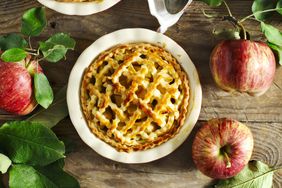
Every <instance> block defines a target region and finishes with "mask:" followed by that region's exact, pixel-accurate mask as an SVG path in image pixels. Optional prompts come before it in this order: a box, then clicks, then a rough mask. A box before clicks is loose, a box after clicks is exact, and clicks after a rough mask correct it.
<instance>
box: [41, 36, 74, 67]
mask: <svg viewBox="0 0 282 188" xmlns="http://www.w3.org/2000/svg"><path fill="white" fill-rule="evenodd" d="M74 47H75V40H74V39H72V38H71V37H70V36H69V35H67V34H64V33H57V34H55V35H53V36H51V37H50V38H49V39H48V40H47V41H45V42H40V43H39V49H40V51H41V52H42V54H43V56H44V59H45V60H46V61H49V62H52V63H56V62H58V61H60V60H61V59H63V58H64V57H65V55H66V53H67V51H68V50H69V49H72V50H73V49H74Z"/></svg>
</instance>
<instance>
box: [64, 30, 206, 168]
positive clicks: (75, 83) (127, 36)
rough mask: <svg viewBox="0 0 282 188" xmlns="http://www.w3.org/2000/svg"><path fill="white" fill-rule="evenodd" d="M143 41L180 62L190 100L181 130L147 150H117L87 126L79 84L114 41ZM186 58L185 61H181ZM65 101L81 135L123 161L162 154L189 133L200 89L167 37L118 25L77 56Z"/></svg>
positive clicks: (189, 63)
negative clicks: (185, 76) (155, 46)
mask: <svg viewBox="0 0 282 188" xmlns="http://www.w3.org/2000/svg"><path fill="white" fill-rule="evenodd" d="M135 42H146V43H151V44H154V45H158V46H161V47H163V48H164V49H166V50H167V51H168V52H170V53H171V54H172V55H173V56H174V57H175V58H176V59H177V61H178V62H179V64H181V65H182V67H183V70H184V71H185V72H186V74H187V77H188V79H189V87H190V92H189V95H190V100H189V105H188V114H187V117H186V119H185V122H184V125H183V126H182V128H181V130H180V131H179V132H178V133H177V134H176V135H175V136H174V137H173V138H171V139H170V140H168V141H167V142H165V143H162V144H161V145H159V146H156V147H154V148H151V149H148V150H142V151H132V152H130V153H126V152H118V151H117V150H116V149H115V148H113V147H112V146H110V145H109V144H107V143H105V142H104V141H102V140H100V139H99V138H98V137H96V136H95V135H94V134H93V133H92V132H91V131H90V129H89V128H88V125H87V122H86V120H85V119H84V115H83V112H82V109H81V108H80V85H81V80H82V77H83V73H84V70H85V69H86V68H87V67H88V66H89V65H90V64H91V63H92V61H93V60H94V59H95V58H96V57H97V56H98V55H99V54H100V53H101V52H103V51H105V50H108V49H109V48H111V47H113V46H115V45H117V44H125V43H135ZM185 62H186V63H185ZM68 83H69V84H68V88H67V104H68V109H69V115H70V119H71V121H72V123H73V125H74V127H75V129H76V131H77V132H78V134H79V136H80V137H81V139H82V140H83V141H84V142H85V143H86V144H87V145H88V146H90V147H91V148H92V149H93V150H95V151H96V152H97V153H98V154H100V155H102V156H104V157H106V158H108V159H111V160H114V161H118V162H123V163H145V162H150V161H153V160H157V159H159V158H162V157H164V156H166V155H168V154H170V153H171V152H173V151H174V150H175V149H176V148H178V147H179V146H180V145H181V144H182V143H183V142H184V141H185V140H186V138H187V137H188V136H189V134H190V132H191V131H192V129H193V127H194V125H195V124H196V122H197V120H198V117H199V114H200V109H201V102H202V90H201V85H200V81H199V77H198V73H197V70H196V68H195V66H194V64H193V63H192V61H191V60H190V58H189V56H188V54H187V53H186V52H185V51H184V50H183V49H182V48H181V47H180V46H179V45H178V44H177V43H176V42H174V41H173V40H172V39H170V38H169V37H167V36H165V35H163V34H161V33H157V32H155V31H151V30H148V29H143V28H130V29H121V30H117V31H114V32H112V33H109V34H106V35H104V36H102V37H100V38H99V39H97V40H96V41H95V42H94V43H92V44H91V45H90V46H89V47H88V48H87V49H86V50H84V51H83V53H82V54H81V55H80V56H79V58H78V59H77V62H76V63H75V65H74V67H73V69H72V71H71V74H70V77H69V81H68Z"/></svg>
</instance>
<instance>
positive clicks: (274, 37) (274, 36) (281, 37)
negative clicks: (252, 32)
mask: <svg viewBox="0 0 282 188" xmlns="http://www.w3.org/2000/svg"><path fill="white" fill-rule="evenodd" d="M261 30H262V32H263V34H264V35H265V37H266V38H267V40H268V42H270V43H272V44H275V45H278V46H282V34H281V32H280V31H279V30H278V29H277V28H275V27H273V26H272V25H268V24H266V23H264V22H261Z"/></svg>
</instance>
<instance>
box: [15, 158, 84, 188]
mask: <svg viewBox="0 0 282 188" xmlns="http://www.w3.org/2000/svg"><path fill="white" fill-rule="evenodd" d="M63 165H64V162H63V160H59V161H56V162H54V163H52V164H50V165H48V166H45V167H32V166H28V165H23V164H17V165H14V166H13V167H12V169H11V170H10V174H9V175H10V180H9V186H10V187H11V188H22V187H25V188H34V187H36V188H79V187H80V186H79V183H78V181H77V180H76V179H75V178H73V177H72V176H71V175H69V174H68V173H66V172H65V171H64V170H63V169H62V168H63Z"/></svg>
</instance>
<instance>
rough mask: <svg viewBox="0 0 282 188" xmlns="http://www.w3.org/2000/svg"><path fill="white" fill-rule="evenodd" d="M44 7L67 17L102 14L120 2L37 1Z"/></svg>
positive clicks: (112, 0) (108, 0) (109, 0)
mask: <svg viewBox="0 0 282 188" xmlns="http://www.w3.org/2000/svg"><path fill="white" fill-rule="evenodd" d="M37 1H38V2H39V3H41V4H42V5H44V6H46V7H48V8H50V9H53V10H55V11H57V12H60V13H62V14H67V15H80V16H85V15H90V14H94V13H97V12H101V11H103V10H106V9H108V8H110V7H112V6H114V5H115V4H117V3H118V2H119V1H120V0H103V1H102V2H98V3H97V2H80V3H79V2H76V3H72V2H58V1H55V0H37Z"/></svg>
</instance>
